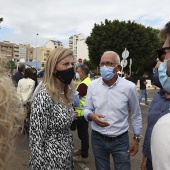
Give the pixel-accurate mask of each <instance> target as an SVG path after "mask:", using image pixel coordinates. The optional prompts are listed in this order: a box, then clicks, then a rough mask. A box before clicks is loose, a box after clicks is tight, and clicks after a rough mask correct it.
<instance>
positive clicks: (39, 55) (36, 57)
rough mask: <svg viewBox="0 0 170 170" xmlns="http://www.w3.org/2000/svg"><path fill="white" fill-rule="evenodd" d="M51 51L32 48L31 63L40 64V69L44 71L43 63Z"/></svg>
mask: <svg viewBox="0 0 170 170" xmlns="http://www.w3.org/2000/svg"><path fill="white" fill-rule="evenodd" d="M51 51H52V49H51V48H47V47H45V46H42V47H37V48H34V49H33V61H37V62H41V69H44V66H45V63H46V61H47V58H48V57H49V55H50V52H51Z"/></svg>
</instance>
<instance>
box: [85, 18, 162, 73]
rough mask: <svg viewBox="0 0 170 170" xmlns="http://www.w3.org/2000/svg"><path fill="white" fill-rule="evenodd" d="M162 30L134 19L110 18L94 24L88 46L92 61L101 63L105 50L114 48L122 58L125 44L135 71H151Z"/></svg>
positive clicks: (94, 63) (159, 44)
mask: <svg viewBox="0 0 170 170" xmlns="http://www.w3.org/2000/svg"><path fill="white" fill-rule="evenodd" d="M158 32H159V30H157V29H153V28H151V27H145V26H143V25H141V24H137V23H135V22H131V21H127V22H126V21H121V22H120V21H118V20H114V21H109V20H107V19H106V20H105V22H104V23H103V22H101V24H94V28H93V29H92V33H91V35H90V36H89V37H88V38H87V40H86V43H87V45H88V49H89V58H90V61H91V62H92V64H93V65H95V66H98V65H99V62H100V58H101V56H102V54H103V53H104V52H105V51H115V52H117V53H118V54H119V56H120V58H121V60H122V57H121V55H122V52H123V51H124V50H125V48H126V49H127V50H128V51H129V53H130V55H129V57H128V58H127V60H128V66H127V68H125V69H128V67H129V59H130V58H131V59H132V71H133V72H135V73H137V74H142V73H143V71H144V70H146V71H151V70H152V67H153V64H154V62H155V60H156V58H157V56H156V52H155V49H157V48H160V47H161V45H162V43H161V42H160V40H159V39H158V36H157V34H158Z"/></svg>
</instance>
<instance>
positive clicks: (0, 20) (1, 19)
mask: <svg viewBox="0 0 170 170" xmlns="http://www.w3.org/2000/svg"><path fill="white" fill-rule="evenodd" d="M2 21H3V18H0V23H1V22H2ZM0 29H1V27H0Z"/></svg>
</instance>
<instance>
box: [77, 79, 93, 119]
mask: <svg viewBox="0 0 170 170" xmlns="http://www.w3.org/2000/svg"><path fill="white" fill-rule="evenodd" d="M90 82H91V80H90V78H89V77H86V78H85V79H84V80H83V81H81V82H79V83H78V85H77V87H76V90H77V89H78V87H79V86H80V84H85V85H86V86H88V85H89V83H90ZM85 102H86V96H83V97H80V106H79V107H75V110H76V111H77V112H78V116H84V104H85Z"/></svg>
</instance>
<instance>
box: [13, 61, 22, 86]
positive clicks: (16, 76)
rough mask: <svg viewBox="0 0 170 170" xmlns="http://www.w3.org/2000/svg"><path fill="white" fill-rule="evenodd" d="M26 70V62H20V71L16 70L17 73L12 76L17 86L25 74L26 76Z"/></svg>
mask: <svg viewBox="0 0 170 170" xmlns="http://www.w3.org/2000/svg"><path fill="white" fill-rule="evenodd" d="M24 71H25V65H24V64H20V65H19V66H18V72H16V73H15V74H14V75H13V76H12V80H13V81H14V83H15V86H16V87H17V86H18V82H19V80H20V79H22V78H23V76H24Z"/></svg>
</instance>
